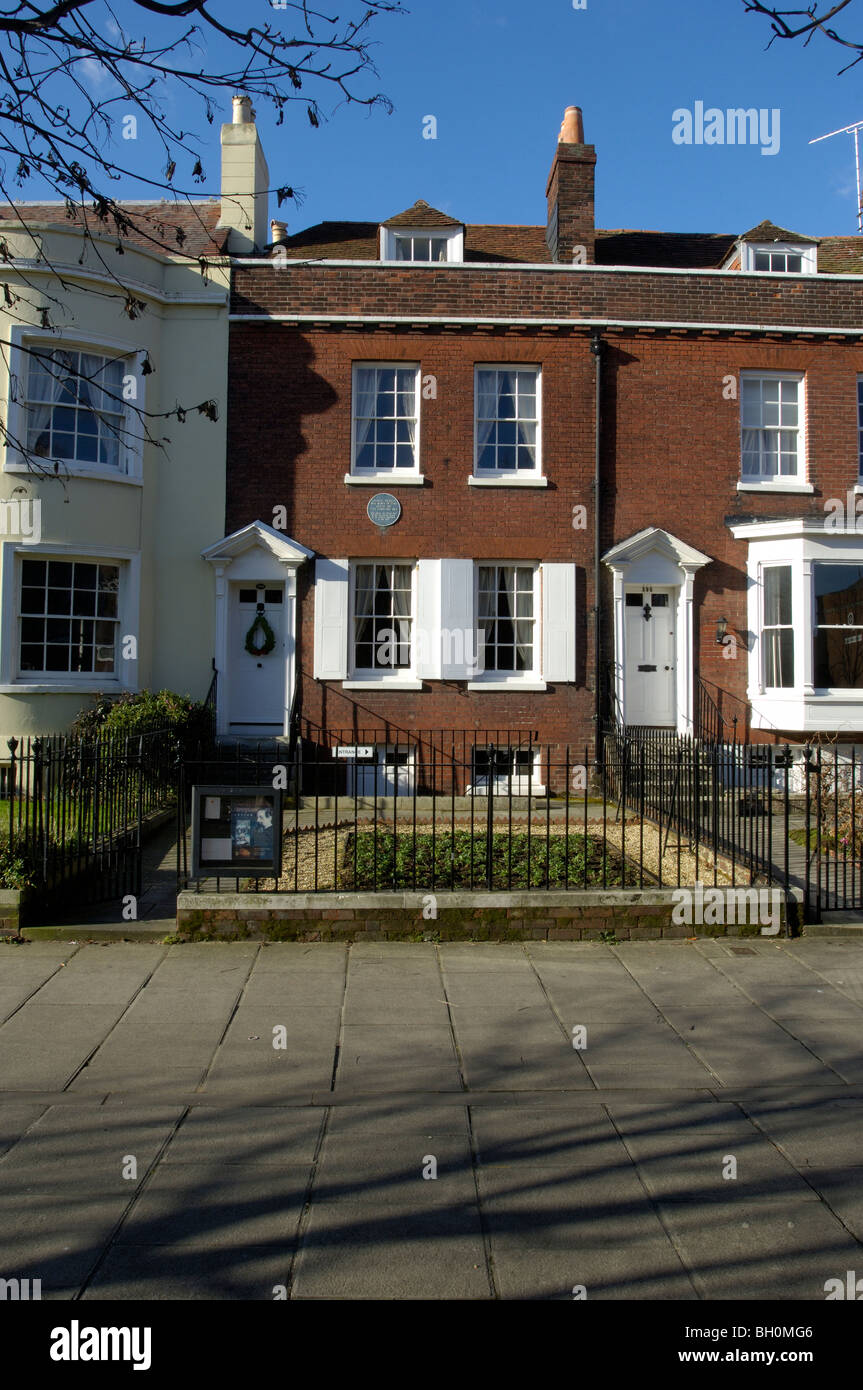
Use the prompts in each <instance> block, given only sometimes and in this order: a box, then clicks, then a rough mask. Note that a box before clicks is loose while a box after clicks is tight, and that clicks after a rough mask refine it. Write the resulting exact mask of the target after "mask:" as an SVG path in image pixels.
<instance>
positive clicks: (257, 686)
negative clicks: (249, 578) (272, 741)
mask: <svg viewBox="0 0 863 1390" xmlns="http://www.w3.org/2000/svg"><path fill="white" fill-rule="evenodd" d="M284 607H285V589H284V585H283V584H274V583H272V581H268V582H267V583H266V584H263V583H260V584H255V583H237V584H232V585H231V624H230V638H229V643H228V662H227V672H226V674H227V680H228V709H229V712H230V717H229V720H228V732H229V733H232V734H248V735H254V734H258V735H260V737H261V738H274V737H277V736H279V735H281V734H282V733H283V732H284V728H285V631H284V623H285V619H284ZM259 613H260V614H261V615H262V616H263V617H264V618H265V619H266V622H267V623H268V624H269V627H270V628H271V630H272V633H273V636H274V637H275V645H274V647H273V648H272V651H270V652H267V653H266V655H265V654H264V653H263V652H260V651H259V652H257V653H253V652H250V651H248V650H247V648H246V638H247V635H248V633H249V630H250V628H251V627H252V625H253V623H254V622H255V619H256V618H257V616H258V614H259ZM261 633H262V628H261V626H260V625H259V627H258V629H257V631H256V632H255V633H254V634H253V636H252V639H251V644H252V645H253V646H256V647H260V646H261V645H263V639H262V636H261ZM220 679H221V678H220Z"/></svg>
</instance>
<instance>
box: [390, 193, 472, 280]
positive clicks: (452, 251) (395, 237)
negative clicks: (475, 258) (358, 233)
mask: <svg viewBox="0 0 863 1390" xmlns="http://www.w3.org/2000/svg"><path fill="white" fill-rule="evenodd" d="M380 256H381V260H382V261H412V262H413V263H414V265H441V264H443V263H444V262H446V261H450V262H452V261H459V262H460V261H463V260H464V223H463V222H457V221H456V219H455V218H454V217H450V216H449V214H448V213H445V212H439V211H438V209H437V208H432V207H429V205H428V203H424V202H423V201H422V200H421V199H420V201H419V202H417V203H414V205H413V207H412V208H408V209H407V211H406V212H400V213H399V214H398V216H397V217H391V218H390V219H389V221H388V222H384V223H383V224H382V226H381V239H380Z"/></svg>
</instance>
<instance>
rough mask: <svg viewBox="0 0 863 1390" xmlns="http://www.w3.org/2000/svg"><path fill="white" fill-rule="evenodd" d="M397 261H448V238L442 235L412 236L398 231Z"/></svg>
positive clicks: (396, 242)
mask: <svg viewBox="0 0 863 1390" xmlns="http://www.w3.org/2000/svg"><path fill="white" fill-rule="evenodd" d="M395 249H396V260H397V261H446V260H448V259H449V257H448V256H447V238H446V237H442V236H419V235H418V236H411V235H410V234H406V233H399V232H396V234H395Z"/></svg>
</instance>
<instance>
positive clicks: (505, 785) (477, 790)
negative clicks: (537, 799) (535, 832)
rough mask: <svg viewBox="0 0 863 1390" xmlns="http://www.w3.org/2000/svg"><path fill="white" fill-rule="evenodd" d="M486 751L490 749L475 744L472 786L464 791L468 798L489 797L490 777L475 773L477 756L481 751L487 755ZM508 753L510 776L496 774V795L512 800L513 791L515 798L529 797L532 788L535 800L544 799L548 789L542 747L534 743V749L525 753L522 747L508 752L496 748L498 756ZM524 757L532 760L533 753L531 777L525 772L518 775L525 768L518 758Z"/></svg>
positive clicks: (472, 763)
mask: <svg viewBox="0 0 863 1390" xmlns="http://www.w3.org/2000/svg"><path fill="white" fill-rule="evenodd" d="M486 749H487V745H484V744H481V743H474V744H472V745H471V760H470V768H471V782H470V785H469V786H468V787H467V788H466V789H465V795H467V796H471V795H472V796H488V784H489V780H490V779H489V777H488V776H487V775H483V774H482V773H479V774H477V770H476V755H477V753H479V752H481V751H482V752H484V751H486ZM507 751H509V752H510V754H511V762H510V768H509V772H504V771H501V772H496V773H495V774H494V795H495V796H509V794H510V791H512V795H513V796H514V797H515V796H527V795H528V787H529V788H530V795H531V796H532V797H534V796H545V793H546V788H545V784H544V782H543V780H542V762H543V758H542V748H541V746H540V745H539V744H536V743H535V744H534V745H533V748H532V749H531V748H527V749H526V748H524V747H523V746H519V747H513V748H511V749H509V750H507V748H506V747H503V746H501V747H497V748H495V753H496V755H498V756H499V755H500V754H501V753H506V752H507ZM525 753H528V755H529V756H530V754H531V753H532V755H533V757H532V767H531V772H530V776H529V777H528V773H527V772H526V771H525V772H517V771H516V768H517V767H523V766H524V764H523V763H521V762H519V761H518V758H519V757H523V756H524V754H525Z"/></svg>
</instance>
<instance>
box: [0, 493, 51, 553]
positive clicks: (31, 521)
mask: <svg viewBox="0 0 863 1390" xmlns="http://www.w3.org/2000/svg"><path fill="white" fill-rule="evenodd" d="M0 536H3V537H5V538H6V539H7V540H15V541H21V543H22V544H23V545H38V544H39V542H40V541H41V539H42V501H41V498H39V497H23V498H20V499H19V498H17V497H6V498H3V500H2V501H0Z"/></svg>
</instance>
